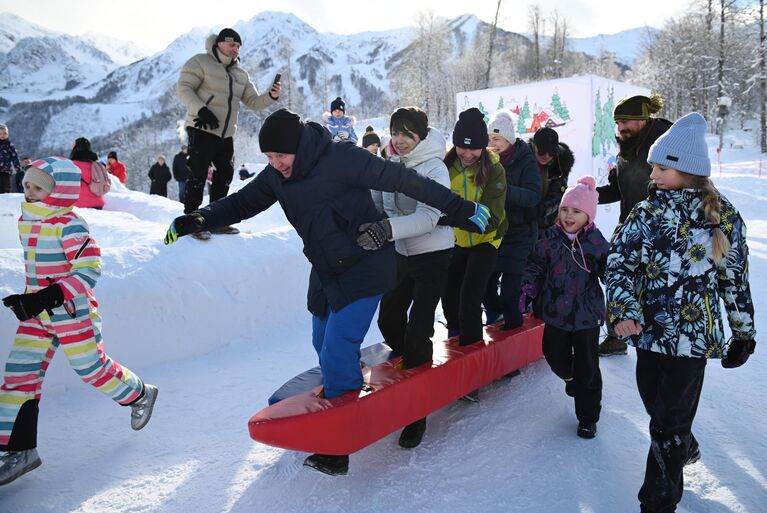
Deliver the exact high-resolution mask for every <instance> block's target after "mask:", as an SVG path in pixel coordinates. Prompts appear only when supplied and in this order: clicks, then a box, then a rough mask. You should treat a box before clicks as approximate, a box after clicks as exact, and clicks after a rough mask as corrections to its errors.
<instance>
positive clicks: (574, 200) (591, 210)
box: [559, 175, 599, 223]
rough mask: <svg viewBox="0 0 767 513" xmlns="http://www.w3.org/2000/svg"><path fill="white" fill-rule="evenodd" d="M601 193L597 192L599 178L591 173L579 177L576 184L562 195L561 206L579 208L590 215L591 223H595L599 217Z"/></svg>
mask: <svg viewBox="0 0 767 513" xmlns="http://www.w3.org/2000/svg"><path fill="white" fill-rule="evenodd" d="M598 201H599V193H598V192H597V180H596V178H594V177H593V176H591V175H583V176H580V177H578V180H576V181H575V185H571V186H570V187H568V188H567V190H566V191H565V194H564V195H563V196H562V201H560V202H559V208H562V207H570V208H577V209H578V210H580V211H581V212H584V213H585V214H586V215H588V216H589V223H593V222H594V219H596V217H597V202H598Z"/></svg>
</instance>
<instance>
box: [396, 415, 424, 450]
mask: <svg viewBox="0 0 767 513" xmlns="http://www.w3.org/2000/svg"><path fill="white" fill-rule="evenodd" d="M425 432H426V418H425V417H424V418H422V419H421V420H416V421H415V422H413V423H412V424H408V425H407V426H405V429H403V430H402V433H401V434H400V435H399V446H400V447H402V448H404V449H413V448H414V447H418V445H419V444H420V443H421V440H423V434H424V433H425Z"/></svg>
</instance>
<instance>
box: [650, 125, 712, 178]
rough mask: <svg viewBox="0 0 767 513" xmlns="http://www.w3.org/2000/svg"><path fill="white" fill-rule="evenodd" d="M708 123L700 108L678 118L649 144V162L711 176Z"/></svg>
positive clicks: (698, 174) (693, 173) (691, 173)
mask: <svg viewBox="0 0 767 513" xmlns="http://www.w3.org/2000/svg"><path fill="white" fill-rule="evenodd" d="M707 129H708V125H707V124H706V120H705V119H703V116H701V115H700V114H698V113H697V112H690V113H689V114H687V115H685V116H682V117H681V118H679V119H678V120H677V121H676V123H674V124H673V125H671V128H669V129H668V131H667V132H666V133H665V134H663V135H661V136H660V137H658V139H657V140H656V141H655V143H654V144H653V145H652V146H651V147H650V155H649V156H648V157H647V162H648V163H650V164H659V165H661V166H665V167H670V168H671V169H676V170H677V171H681V172H682V173H687V174H688V175H696V176H711V160H709V158H708V146H707V145H706V130H707Z"/></svg>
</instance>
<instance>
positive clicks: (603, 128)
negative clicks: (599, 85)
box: [591, 87, 615, 157]
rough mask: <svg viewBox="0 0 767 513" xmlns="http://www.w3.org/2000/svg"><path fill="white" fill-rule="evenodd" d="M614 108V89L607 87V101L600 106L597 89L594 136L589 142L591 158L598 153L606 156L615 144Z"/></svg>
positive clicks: (600, 95) (599, 93) (600, 101)
mask: <svg viewBox="0 0 767 513" xmlns="http://www.w3.org/2000/svg"><path fill="white" fill-rule="evenodd" d="M614 108H615V98H614V89H613V88H611V87H608V89H607V100H606V101H605V103H604V104H602V91H601V89H597V94H596V96H595V97H594V130H593V133H594V136H593V138H592V140H591V155H592V156H593V157H596V156H597V155H599V154H600V153H602V155H603V156H606V155H607V153H608V152H609V150H610V147H612V146H613V145H614V144H615V120H614V119H613V109H614Z"/></svg>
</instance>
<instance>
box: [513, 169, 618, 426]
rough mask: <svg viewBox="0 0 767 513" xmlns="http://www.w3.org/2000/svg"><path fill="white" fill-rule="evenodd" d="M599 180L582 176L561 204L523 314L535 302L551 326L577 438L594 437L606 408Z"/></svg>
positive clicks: (554, 366)
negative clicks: (602, 369)
mask: <svg viewBox="0 0 767 513" xmlns="http://www.w3.org/2000/svg"><path fill="white" fill-rule="evenodd" d="M598 199H599V194H597V191H596V180H595V179H594V177H593V176H588V175H586V176H582V177H580V178H578V181H577V182H576V184H575V185H573V186H571V187H568V189H567V190H566V191H565V194H564V196H562V201H561V202H560V204H559V217H558V218H557V221H556V223H555V224H554V226H552V227H551V228H549V229H548V230H547V231H546V232H544V235H543V237H542V238H541V239H540V240H539V241H538V243H537V244H536V246H535V249H534V250H533V252H532V253H531V255H530V258H529V259H528V262H527V269H526V270H525V275H524V277H523V278H522V297H521V298H520V310H522V311H525V310H526V309H527V304H528V303H530V302H532V305H533V313H534V314H535V316H536V317H538V318H540V319H541V320H543V321H544V322H545V323H546V326H545V327H544V330H543V355H544V356H545V357H546V361H547V362H548V364H549V366H550V367H551V370H553V371H554V374H556V375H557V376H559V377H560V378H562V379H563V380H564V381H565V393H566V394H567V395H569V396H570V397H573V398H574V399H575V416H576V417H577V418H578V429H577V434H578V436H580V437H581V438H594V437H595V436H596V434H597V422H598V421H599V413H600V410H601V408H602V406H601V403H602V373H601V372H600V370H599V327H600V326H601V325H602V323H603V322H604V319H605V297H604V294H603V293H602V287H601V286H600V285H599V281H600V280H603V281H604V272H605V266H606V262H607V253H608V252H609V250H610V245H609V243H608V242H607V241H606V240H605V238H604V237H603V236H602V233H601V232H600V231H599V229H598V228H597V227H596V225H595V224H594V218H595V217H596V215H597V200H598Z"/></svg>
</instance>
